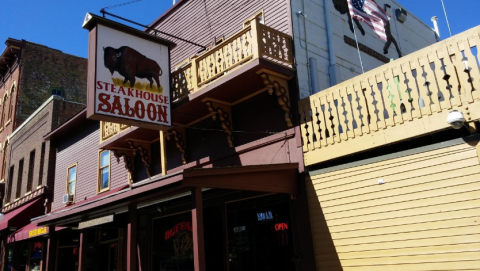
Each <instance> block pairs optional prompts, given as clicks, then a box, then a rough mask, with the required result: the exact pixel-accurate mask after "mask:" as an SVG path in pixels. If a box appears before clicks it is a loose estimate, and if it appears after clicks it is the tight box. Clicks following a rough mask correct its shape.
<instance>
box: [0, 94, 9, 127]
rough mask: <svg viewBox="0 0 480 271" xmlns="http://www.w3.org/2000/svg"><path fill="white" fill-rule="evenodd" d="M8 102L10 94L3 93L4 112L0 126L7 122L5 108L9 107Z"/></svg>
mask: <svg viewBox="0 0 480 271" xmlns="http://www.w3.org/2000/svg"><path fill="white" fill-rule="evenodd" d="M7 103H8V94H7V93H5V95H3V101H2V113H1V119H0V126H1V127H3V125H4V124H5V110H6V108H5V107H7Z"/></svg>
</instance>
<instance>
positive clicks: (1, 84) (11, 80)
mask: <svg viewBox="0 0 480 271" xmlns="http://www.w3.org/2000/svg"><path fill="white" fill-rule="evenodd" d="M19 75H20V69H19V68H18V66H17V67H16V68H13V69H12V73H11V74H10V76H7V77H5V79H4V80H3V81H0V102H1V103H0V118H1V114H2V112H1V110H2V105H3V98H4V95H5V93H9V92H10V90H11V89H12V86H13V85H14V84H15V86H16V88H18V81H19ZM14 93H17V91H15V92H14ZM8 109H9V108H8V106H7V107H6V108H5V112H8V111H7V110H8ZM14 113H15V109H14V111H13V115H14ZM5 115H7V114H5ZM7 121H8V117H7V116H4V122H3V125H2V126H0V143H1V148H0V173H1V171H2V168H3V148H4V146H5V141H6V139H7V137H8V135H10V134H11V133H12V131H13V125H12V123H8V124H7ZM8 155H9V153H8V150H7V157H8ZM6 175H8V166H7V169H6V173H5V176H6Z"/></svg>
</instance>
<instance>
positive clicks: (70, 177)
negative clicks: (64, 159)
mask: <svg viewBox="0 0 480 271" xmlns="http://www.w3.org/2000/svg"><path fill="white" fill-rule="evenodd" d="M76 175H77V167H72V168H70V169H69V170H68V181H69V182H71V181H73V180H75V179H76V177H77V176H76Z"/></svg>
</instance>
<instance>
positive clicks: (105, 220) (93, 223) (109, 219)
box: [78, 215, 113, 230]
mask: <svg viewBox="0 0 480 271" xmlns="http://www.w3.org/2000/svg"><path fill="white" fill-rule="evenodd" d="M110 222H113V215H108V216H103V217H99V218H95V219H92V220H88V221H85V222H80V223H78V229H79V230H81V229H85V228H89V227H93V226H97V225H101V224H107V223H110Z"/></svg>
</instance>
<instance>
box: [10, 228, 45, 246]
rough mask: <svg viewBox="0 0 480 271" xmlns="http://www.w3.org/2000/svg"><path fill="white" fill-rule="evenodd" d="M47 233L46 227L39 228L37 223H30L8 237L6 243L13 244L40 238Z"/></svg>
mask: <svg viewBox="0 0 480 271" xmlns="http://www.w3.org/2000/svg"><path fill="white" fill-rule="evenodd" d="M47 233H48V227H39V226H38V225H37V223H32V224H28V225H27V226H25V227H23V228H21V229H19V230H17V231H16V232H14V233H12V234H10V235H8V237H7V243H13V242H16V241H20V240H25V239H28V238H32V237H37V236H41V235H44V234H47Z"/></svg>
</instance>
